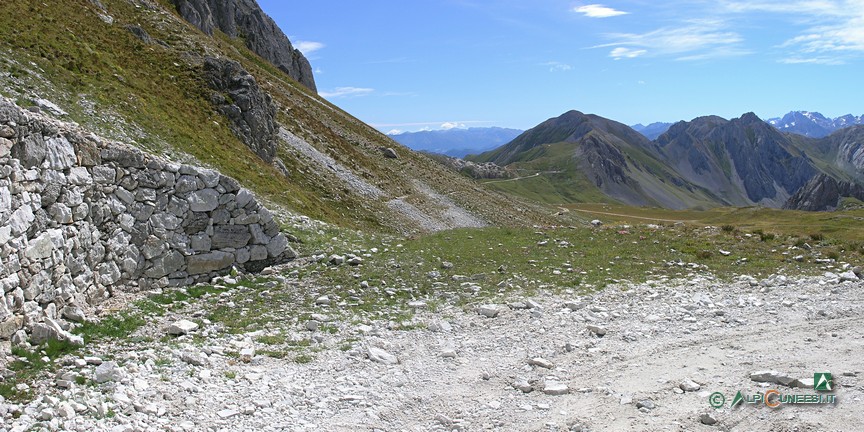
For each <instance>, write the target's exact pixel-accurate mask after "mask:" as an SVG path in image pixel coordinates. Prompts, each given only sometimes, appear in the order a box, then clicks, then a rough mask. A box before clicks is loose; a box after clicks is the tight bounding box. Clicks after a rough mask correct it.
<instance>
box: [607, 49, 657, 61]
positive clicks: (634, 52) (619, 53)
mask: <svg viewBox="0 0 864 432" xmlns="http://www.w3.org/2000/svg"><path fill="white" fill-rule="evenodd" d="M646 52H648V51H645V50H644V49H631V48H624V47H618V48H615V49H613V50H612V51H610V52H609V57H612V58H614V59H615V60H620V59H622V58H636V57H639V56H641V55H643V54H645V53H646Z"/></svg>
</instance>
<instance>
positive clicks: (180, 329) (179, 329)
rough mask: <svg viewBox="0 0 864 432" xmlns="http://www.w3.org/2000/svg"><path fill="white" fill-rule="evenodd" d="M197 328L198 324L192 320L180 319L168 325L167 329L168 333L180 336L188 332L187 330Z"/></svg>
mask: <svg viewBox="0 0 864 432" xmlns="http://www.w3.org/2000/svg"><path fill="white" fill-rule="evenodd" d="M197 328H198V324H196V323H194V322H192V321H188V320H185V319H181V320H178V321H175V322H174V323H173V324H171V325H170V326H168V330H167V331H168V334H170V335H175V336H180V335H185V334H188V333H189V332H191V331H194V330H196V329H197Z"/></svg>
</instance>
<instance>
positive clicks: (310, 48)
mask: <svg viewBox="0 0 864 432" xmlns="http://www.w3.org/2000/svg"><path fill="white" fill-rule="evenodd" d="M294 48H297V49H298V50H300V52H302V53H303V55H304V56H308V55H309V54H312V53H313V52H315V51H318V50H319V49H321V48H324V44H323V43H321V42H312V41H304V40H298V41H295V42H294Z"/></svg>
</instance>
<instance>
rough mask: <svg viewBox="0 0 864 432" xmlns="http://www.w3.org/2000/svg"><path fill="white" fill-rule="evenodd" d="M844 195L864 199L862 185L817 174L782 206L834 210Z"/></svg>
mask: <svg viewBox="0 0 864 432" xmlns="http://www.w3.org/2000/svg"><path fill="white" fill-rule="evenodd" d="M844 197H849V198H856V199H858V200H861V201H864V186H861V185H859V184H855V183H850V182H846V181H839V180H837V179H835V178H834V177H831V176H829V175H827V174H819V175H817V176H815V177H813V178H812V179H811V180H810V181H809V182H807V184H806V185H804V186H803V187H801V189H799V190H798V192H796V193H795V195H792V196H791V197H790V198H789V200H788V201H786V204H784V205H783V208H785V209H792V210H807V211H825V210H834V209H836V208H837V206H838V205H839V204H840V199H841V198H844Z"/></svg>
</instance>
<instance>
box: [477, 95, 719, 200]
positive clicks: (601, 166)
mask: <svg viewBox="0 0 864 432" xmlns="http://www.w3.org/2000/svg"><path fill="white" fill-rule="evenodd" d="M654 147H655V146H654V144H653V143H651V142H650V141H648V139H647V138H645V137H644V136H642V135H641V134H639V133H638V132H636V131H634V130H633V129H631V128H630V127H628V126H626V125H624V124H621V123H618V122H614V121H612V120H609V119H605V118H602V117H599V116H596V115H586V114H583V113H581V112H579V111H569V112H567V113H564V114H563V115H561V116H559V117H556V118H552V119H549V120H546V121H545V122H543V123H541V124H539V125H538V126H536V127H534V128H532V129H529V130H528V131H525V132H524V133H523V134H522V135H520V136H519V137H517V138H516V139H514V140H513V141H511V142H510V143H509V144H507V145H505V146H502V147H500V148H498V149H495V150H493V151H490V152H486V153H483V154H481V155H478V156H476V157H473V158H472V159H473V160H475V161H478V162H494V163H496V164H498V165H502V166H507V167H508V168H510V169H512V170H515V171H519V172H523V173H525V176H526V177H525V179H526V180H521V181H519V182H518V183H517V182H515V181H514V182H510V183H506V184H505V183H497V184H496V186H497V187H499V188H501V189H504V190H509V191H511V192H515V193H518V194H522V195H526V196H529V197H532V198H534V199H540V200H543V201H547V202H559V203H560V202H580V201H587V200H597V199H598V198H599V199H600V200H609V199H611V200H613V201H620V202H624V203H627V204H633V205H653V206H661V207H672V208H685V207H692V206H700V205H707V204H710V203H712V202H714V201H715V198H714V197H713V195H712V194H711V192H709V191H708V190H706V189H703V188H700V187H698V186H696V185H694V184H691V183H689V182H688V181H687V180H685V179H684V178H683V177H681V176H680V175H678V174H677V173H675V172H674V171H673V170H671V169H669V168H668V167H667V166H666V164H665V162H664V161H662V160H660V159H658V153H657V151H656V149H655V148H654ZM604 197H605V198H604Z"/></svg>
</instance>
